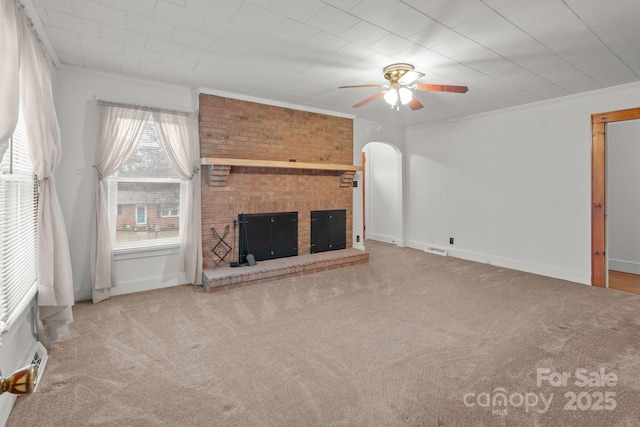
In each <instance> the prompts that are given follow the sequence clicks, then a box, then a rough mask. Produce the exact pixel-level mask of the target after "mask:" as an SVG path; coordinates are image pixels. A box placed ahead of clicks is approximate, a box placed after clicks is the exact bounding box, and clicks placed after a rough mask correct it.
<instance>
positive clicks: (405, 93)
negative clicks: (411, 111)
mask: <svg viewBox="0 0 640 427" xmlns="http://www.w3.org/2000/svg"><path fill="white" fill-rule="evenodd" d="M398 95H399V96H400V102H401V103H402V105H405V104H408V103H409V102H411V100H412V99H413V93H412V92H411V91H410V90H409V89H407V88H406V87H401V88H400V89H398Z"/></svg>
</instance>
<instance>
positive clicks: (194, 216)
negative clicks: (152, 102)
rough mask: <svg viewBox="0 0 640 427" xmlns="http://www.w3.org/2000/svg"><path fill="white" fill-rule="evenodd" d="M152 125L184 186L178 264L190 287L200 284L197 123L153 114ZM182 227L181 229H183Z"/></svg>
mask: <svg viewBox="0 0 640 427" xmlns="http://www.w3.org/2000/svg"><path fill="white" fill-rule="evenodd" d="M152 117H153V121H154V122H155V123H156V130H157V132H158V138H159V139H160V143H161V144H162V146H163V147H164V150H165V151H166V153H167V155H168V156H169V159H170V160H171V165H172V166H173V168H174V169H175V170H176V171H177V172H178V174H179V175H180V178H182V180H183V181H189V182H188V183H187V206H186V209H185V210H184V212H186V215H185V217H184V218H183V219H182V221H183V224H184V226H181V230H183V232H182V245H181V246H180V259H179V263H180V266H181V271H184V272H185V274H186V279H187V281H188V282H189V283H193V284H200V283H202V233H201V231H200V229H201V219H200V147H199V143H198V141H199V136H198V119H197V117H196V116H195V115H191V114H188V115H187V114H176V113H168V112H167V113H165V112H157V111H154V112H153V113H152ZM183 227H184V228H183Z"/></svg>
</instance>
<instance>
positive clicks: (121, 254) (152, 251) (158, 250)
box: [113, 243, 180, 261]
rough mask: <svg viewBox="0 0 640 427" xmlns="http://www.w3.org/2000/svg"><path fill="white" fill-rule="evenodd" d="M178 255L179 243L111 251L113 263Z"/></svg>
mask: <svg viewBox="0 0 640 427" xmlns="http://www.w3.org/2000/svg"><path fill="white" fill-rule="evenodd" d="M179 253H180V243H168V244H165V245H154V246H138V247H135V248H118V249H114V250H113V258H114V260H115V261H124V260H127V259H135V258H153V257H158V256H168V255H175V254H179Z"/></svg>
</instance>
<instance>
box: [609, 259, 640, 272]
mask: <svg viewBox="0 0 640 427" xmlns="http://www.w3.org/2000/svg"><path fill="white" fill-rule="evenodd" d="M609 270H615V271H622V272H623V273H631V274H640V263H638V262H635V261H625V260H621V259H611V258H609Z"/></svg>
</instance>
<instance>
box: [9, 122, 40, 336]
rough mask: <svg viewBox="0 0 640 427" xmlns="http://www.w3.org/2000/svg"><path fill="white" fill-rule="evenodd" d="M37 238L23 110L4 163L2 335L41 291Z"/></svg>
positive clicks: (33, 183) (34, 194)
mask: <svg viewBox="0 0 640 427" xmlns="http://www.w3.org/2000/svg"><path fill="white" fill-rule="evenodd" d="M36 236H37V181H36V179H35V175H34V173H33V167H32V164H31V159H30V156H29V146H28V143H27V132H26V128H25V122H24V116H23V114H22V111H20V114H19V117H18V124H17V126H16V129H15V131H14V133H13V135H12V137H11V140H10V145H9V149H8V150H7V151H6V152H5V153H4V156H3V158H2V160H1V161H0V334H2V333H4V332H6V331H7V330H9V329H10V328H11V325H12V324H13V323H14V322H15V320H16V319H17V318H18V317H19V316H20V315H21V314H22V312H23V310H24V308H25V307H26V306H27V305H28V304H29V303H30V302H31V300H32V298H33V296H34V295H35V293H36V291H37V289H38V286H37V262H38V256H37V245H36V238H37V237H36ZM0 340H1V335H0ZM0 344H1V341H0Z"/></svg>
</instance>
